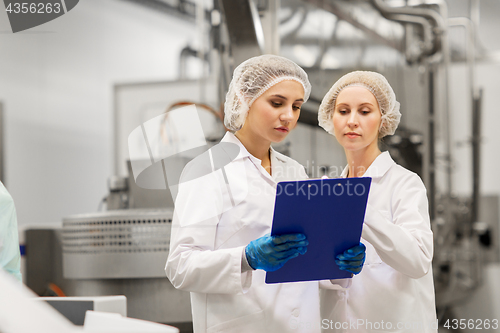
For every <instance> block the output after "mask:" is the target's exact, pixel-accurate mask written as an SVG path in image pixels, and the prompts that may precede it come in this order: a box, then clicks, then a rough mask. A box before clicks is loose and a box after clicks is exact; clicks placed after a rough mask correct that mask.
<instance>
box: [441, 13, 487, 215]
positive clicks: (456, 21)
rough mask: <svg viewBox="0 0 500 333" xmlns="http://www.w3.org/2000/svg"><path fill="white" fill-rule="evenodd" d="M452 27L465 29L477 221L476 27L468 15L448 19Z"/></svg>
mask: <svg viewBox="0 0 500 333" xmlns="http://www.w3.org/2000/svg"><path fill="white" fill-rule="evenodd" d="M448 25H449V26H450V27H455V26H460V27H463V28H464V29H465V33H466V38H465V52H466V53H465V57H466V61H467V69H468V80H467V81H468V82H469V89H470V96H471V113H472V203H471V220H472V221H471V222H477V220H478V217H479V216H478V214H479V196H480V193H479V185H480V184H479V181H480V179H479V172H480V170H479V168H480V161H479V159H480V145H479V144H480V139H481V138H480V111H481V110H480V106H481V105H480V103H481V97H482V96H479V95H478V93H477V89H476V78H475V43H474V40H475V29H474V23H473V22H472V20H470V19H469V18H467V17H454V18H450V19H448Z"/></svg>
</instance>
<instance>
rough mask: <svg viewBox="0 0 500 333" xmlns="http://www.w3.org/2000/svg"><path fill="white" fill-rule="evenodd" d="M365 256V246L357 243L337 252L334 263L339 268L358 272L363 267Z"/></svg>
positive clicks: (354, 272)
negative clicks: (339, 252)
mask: <svg viewBox="0 0 500 333" xmlns="http://www.w3.org/2000/svg"><path fill="white" fill-rule="evenodd" d="M365 258H366V246H365V245H364V244H363V243H359V245H356V246H354V247H351V248H350V249H348V250H346V251H344V253H342V254H339V255H338V256H337V259H336V260H335V263H336V264H337V265H338V266H339V268H340V269H341V270H344V271H348V272H350V273H352V274H359V273H360V272H361V270H362V269H363V264H364V263H365Z"/></svg>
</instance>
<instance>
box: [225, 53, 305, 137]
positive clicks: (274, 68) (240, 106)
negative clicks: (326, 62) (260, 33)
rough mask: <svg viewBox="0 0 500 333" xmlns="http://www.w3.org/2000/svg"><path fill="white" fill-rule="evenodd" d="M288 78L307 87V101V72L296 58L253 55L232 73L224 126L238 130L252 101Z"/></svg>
mask: <svg viewBox="0 0 500 333" xmlns="http://www.w3.org/2000/svg"><path fill="white" fill-rule="evenodd" d="M285 80H294V81H297V82H299V83H300V84H302V86H303V87H304V102H306V101H307V99H308V98H309V94H310V93H311V84H310V83H309V80H308V79H307V74H306V72H305V71H304V70H303V69H302V68H301V67H300V66H298V65H297V64H296V63H294V62H293V61H291V60H289V59H286V58H283V57H280V56H276V55H271V54H266V55H262V56H258V57H253V58H250V59H248V60H246V61H244V62H243V63H241V64H240V65H239V66H238V67H236V69H235V70H234V73H233V79H232V80H231V83H230V84H229V90H228V92H227V95H226V102H225V104H224V125H226V127H227V128H228V129H230V130H231V131H238V130H239V129H240V128H241V127H242V126H243V124H244V123H245V120H246V118H247V114H248V110H249V109H250V107H251V106H252V104H253V102H255V100H256V99H257V98H259V97H260V96H261V95H262V94H263V93H265V92H266V91H267V90H268V89H269V88H271V87H272V86H274V85H275V84H278V83H280V82H282V81H285Z"/></svg>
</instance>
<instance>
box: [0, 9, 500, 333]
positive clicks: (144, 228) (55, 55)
mask: <svg viewBox="0 0 500 333" xmlns="http://www.w3.org/2000/svg"><path fill="white" fill-rule="evenodd" d="M499 14H500V2H498V1H497V0H447V1H444V0H439V1H438V0H427V1H424V0H406V1H405V0H365V1H363V0H351V1H342V0H303V1H299V0H290V1H280V0H85V1H81V2H80V3H78V5H77V6H76V7H75V8H74V9H73V10H71V11H70V12H68V13H67V14H65V15H63V16H61V17H59V18H58V19H56V20H53V21H50V22H48V23H46V24H44V25H41V26H38V27H35V28H32V29H29V30H25V31H21V32H18V33H15V34H14V33H12V31H11V29H10V25H9V20H8V17H7V14H6V13H5V12H4V11H0V48H1V51H0V125H1V126H0V134H1V135H0V180H1V181H2V182H3V183H4V184H5V186H6V187H7V189H8V190H9V192H10V193H11V195H12V197H13V198H14V201H15V205H16V209H17V214H18V225H19V235H20V242H21V246H22V251H23V259H22V264H23V267H22V271H23V279H24V283H25V284H27V286H28V287H30V288H31V289H33V290H34V291H35V292H36V293H37V294H39V295H45V296H49V295H68V296H87V295H111V294H123V295H126V296H127V298H128V315H129V316H130V317H135V318H140V319H146V320H152V321H156V322H160V323H169V324H174V325H176V326H178V327H179V328H181V332H190V329H191V328H190V321H191V314H190V304H189V295H188V294H187V293H184V292H180V291H177V290H175V289H173V287H172V286H171V285H170V282H169V281H168V280H167V279H166V278H165V277H164V273H163V266H164V263H165V260H166V257H167V255H168V243H169V233H170V228H169V227H170V223H171V217H172V208H173V201H172V198H171V195H170V193H169V192H168V191H165V190H162V189H161V188H156V189H154V188H153V189H143V188H140V187H138V186H137V185H136V183H135V178H134V176H133V174H132V172H131V163H133V161H132V162H130V159H131V156H129V153H128V151H129V150H128V149H129V146H130V145H133V144H134V143H133V142H130V141H129V138H128V136H129V134H130V133H131V132H132V131H133V130H134V129H135V128H137V127H138V126H141V124H143V123H145V122H147V121H148V120H150V119H153V118H154V117H158V116H160V115H162V114H164V113H165V112H166V111H168V110H172V109H174V108H176V107H178V106H183V105H186V104H193V103H197V112H198V114H199V119H200V121H201V125H202V127H203V132H204V135H205V139H206V143H207V147H210V146H211V145H213V144H215V143H217V142H218V141H219V140H220V139H221V138H222V136H223V135H224V133H225V128H224V126H223V125H222V123H221V119H222V118H223V114H222V112H223V111H222V110H223V109H222V108H221V106H222V105H223V102H224V97H225V93H226V91H227V86H228V84H229V81H230V79H231V75H232V71H233V69H234V68H235V67H236V66H237V65H238V64H239V63H241V62H242V61H244V60H245V59H247V58H249V57H251V56H254V55H259V54H264V53H273V54H279V55H282V56H285V57H287V58H290V59H292V60H294V61H295V62H297V63H298V64H299V65H300V66H302V67H303V68H304V69H305V70H306V71H307V73H308V75H309V78H310V80H311V83H312V86H313V89H312V94H311V98H310V100H309V101H308V102H307V103H306V104H304V106H303V109H302V113H301V116H300V119H299V125H298V127H297V129H296V130H294V131H293V132H292V133H291V134H290V135H289V137H288V138H287V140H286V141H285V142H284V143H281V144H279V145H277V146H276V147H275V148H276V149H277V150H279V151H281V152H283V153H285V154H287V155H289V156H291V157H292V158H294V159H296V160H297V161H299V162H300V163H301V164H303V165H304V166H305V167H306V170H307V172H308V173H309V175H310V176H311V177H321V176H322V175H325V174H326V175H328V176H330V177H337V176H340V173H341V171H342V169H343V167H344V165H345V157H344V153H343V150H342V149H341V147H340V146H339V145H338V144H337V143H336V142H335V139H334V138H333V137H332V136H330V135H329V134H327V133H326V132H324V130H323V129H321V128H319V127H318V126H317V109H318V106H319V103H320V102H321V99H322V97H323V96H324V94H325V93H326V92H327V91H328V89H329V88H330V87H331V85H332V84H333V83H334V82H335V81H336V80H337V79H338V78H339V77H340V76H342V75H343V74H345V73H347V72H349V71H352V70H372V71H378V72H380V73H382V74H384V75H385V76H386V77H387V79H388V80H389V82H390V83H391V85H392V86H393V87H394V89H395V92H396V97H397V99H398V101H399V102H400V103H401V112H402V114H403V116H402V120H401V124H400V126H399V128H398V131H397V132H396V133H395V135H393V136H391V137H387V138H385V139H384V140H383V142H382V145H383V149H384V150H389V151H390V152H391V155H392V156H393V157H394V159H395V160H396V161H397V162H398V163H400V164H401V165H403V166H405V167H407V168H408V169H410V170H412V171H414V172H417V173H418V174H419V175H420V176H421V178H422V179H423V180H424V183H425V184H426V187H427V190H428V196H429V202H430V213H431V220H432V228H433V232H434V236H435V254H434V264H433V267H434V277H435V288H436V302H437V308H438V318H439V322H440V324H442V325H444V324H445V323H446V322H447V320H451V319H456V318H458V319H462V318H463V319H467V320H469V319H473V320H478V319H480V320H485V319H489V320H493V319H500V286H499V285H498V283H496V281H498V280H497V279H498V278H499V277H500V264H499V260H500V248H499V241H500V238H499V215H500V210H499V199H498V198H499V195H500V174H499V172H498V171H497V167H498V165H499V164H500V151H499V148H498V147H500V136H499V135H498V133H497V134H495V132H496V131H497V130H498V127H499V124H500V113H499V112H497V108H498V104H499V103H500V102H499V97H498V96H499V91H500V39H499V38H498V31H500V23H499V21H498V15H499ZM162 117H164V118H162V119H163V120H162V121H159V122H158V124H156V125H155V126H156V127H155V130H154V131H153V132H154V133H156V134H157V135H156V136H155V137H154V138H152V139H151V140H157V142H158V147H159V148H158V149H160V150H161V149H162V148H161V146H162V144H165V142H168V143H169V144H172V142H173V143H174V144H175V142H176V140H179V138H178V137H170V136H168V133H169V132H168V130H165V129H168V121H167V118H166V116H162ZM165 133H167V134H165ZM146 157H147V156H146ZM136 158H138V159H140V158H141V157H136ZM187 161H188V158H187V157H185V156H183V157H179V158H178V159H177V160H176V161H174V162H172V163H177V164H176V165H180V166H182V165H184V164H185V163H186V162H187ZM449 331H453V330H451V329H450V330H449ZM457 331H463V332H469V331H474V329H467V328H466V329H464V330H457Z"/></svg>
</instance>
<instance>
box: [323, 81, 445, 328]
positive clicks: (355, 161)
mask: <svg viewBox="0 0 500 333" xmlns="http://www.w3.org/2000/svg"><path fill="white" fill-rule="evenodd" d="M399 106H400V105H399V102H397V101H396V95H395V94H394V91H393V89H392V87H391V86H390V84H389V82H388V81H387V80H386V78H385V77H384V76H382V75H381V74H379V73H374V72H364V71H357V72H352V73H349V74H347V75H345V76H343V77H341V78H340V79H339V80H338V81H337V82H336V83H335V84H334V85H333V86H332V88H331V89H330V91H329V92H328V93H327V94H326V96H325V97H324V98H323V101H322V103H321V105H320V109H319V114H318V118H319V124H320V126H321V127H323V128H324V129H325V130H326V131H327V132H328V133H330V134H332V135H334V136H335V138H336V139H337V141H338V142H339V144H340V145H341V146H342V147H343V148H344V151H345V155H346V158H347V166H346V167H345V169H344V171H343V173H342V177H371V178H372V184H371V188H370V194H369V197H368V205H367V209H366V214H365V221H364V225H363V232H362V242H363V243H364V244H365V245H366V247H367V249H366V261H365V264H364V267H363V271H362V272H361V273H360V274H359V275H356V276H354V277H353V279H352V284H351V286H350V287H349V288H346V289H343V290H338V291H335V290H322V294H321V314H322V318H327V319H328V320H329V321H328V323H329V324H328V325H324V326H323V330H324V331H325V332H329V331H330V332H331V331H337V332H419V333H427V332H437V320H436V308H435V297H434V285H433V277H432V265H431V263H432V255H433V236H432V231H431V227H430V219H429V212H428V202H427V196H426V189H425V187H424V184H423V183H422V180H421V179H420V178H419V176H418V175H417V174H415V173H413V172H411V171H409V170H407V169H405V168H403V167H402V166H400V165H398V164H396V163H395V162H394V161H393V160H392V158H391V156H390V154H389V152H381V151H380V149H379V145H378V143H379V140H380V139H381V138H382V137H384V136H386V135H392V134H394V132H395V130H396V128H397V126H398V124H399V120H400V117H401V113H400V112H399Z"/></svg>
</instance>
